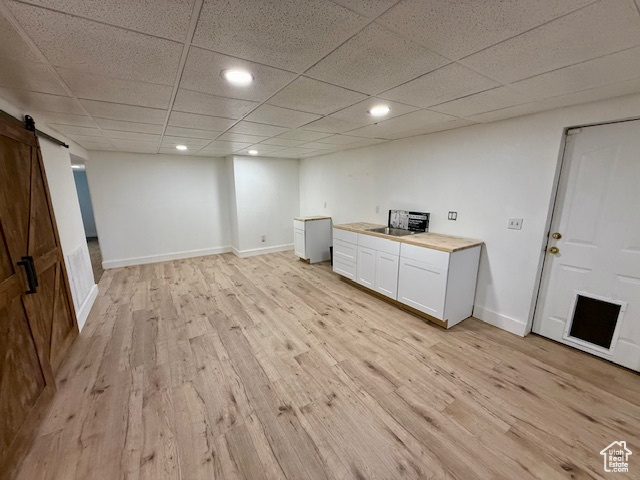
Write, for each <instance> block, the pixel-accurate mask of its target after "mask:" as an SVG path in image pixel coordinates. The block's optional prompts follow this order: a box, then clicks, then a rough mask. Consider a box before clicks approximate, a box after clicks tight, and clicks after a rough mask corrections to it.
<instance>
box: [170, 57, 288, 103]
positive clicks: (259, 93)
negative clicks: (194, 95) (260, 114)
mask: <svg viewBox="0 0 640 480" xmlns="http://www.w3.org/2000/svg"><path fill="white" fill-rule="evenodd" d="M227 69H241V70H246V71H248V72H250V73H251V74H252V75H253V78H254V82H253V83H252V84H251V85H247V86H244V87H238V86H234V85H231V84H230V83H229V82H227V81H226V80H225V79H224V78H223V76H222V71H223V70H227ZM295 77H296V74H295V73H291V72H287V71H285V70H280V69H277V68H273V67H268V66H266V65H261V64H259V63H253V62H248V61H246V60H241V59H239V58H235V57H229V56H227V55H222V54H220V53H216V52H211V51H209V50H203V49H202V48H197V47H191V48H190V49H189V56H188V57H187V63H186V64H185V67H184V72H183V74H182V79H181V81H180V86H181V87H182V88H185V89H187V90H194V91H197V92H203V93H210V94H212V95H218V96H222V97H230V98H239V99H242V100H254V101H258V102H262V101H264V100H266V99H267V98H269V97H270V96H271V95H273V94H274V93H276V92H277V91H278V90H280V89H281V88H282V87H284V86H285V85H286V84H287V83H289V82H290V81H291V80H293V79H294V78H295Z"/></svg>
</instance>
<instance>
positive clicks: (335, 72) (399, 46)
mask: <svg viewBox="0 0 640 480" xmlns="http://www.w3.org/2000/svg"><path fill="white" fill-rule="evenodd" d="M449 62H450V60H448V59H446V58H444V57H441V56H440V55H438V54H437V53H434V52H432V51H430V50H427V49H426V48H424V47H422V46H420V45H418V44H416V43H413V42H411V41H409V40H406V39H404V38H402V37H401V36H399V35H398V34H396V33H394V32H391V31H390V30H387V29H386V28H384V27H381V26H380V25H376V24H375V23H373V24H371V25H369V26H368V27H367V28H365V29H364V30H363V31H361V32H360V33H358V34H357V35H356V36H355V37H353V38H351V39H349V40H348V41H347V42H346V43H344V44H343V45H341V46H340V47H338V48H337V49H336V50H334V51H333V52H331V53H330V54H329V55H327V57H325V58H323V59H322V60H321V61H320V62H319V63H317V64H316V65H314V66H313V67H312V68H311V69H309V70H307V71H306V72H305V75H307V76H310V77H313V78H317V79H319V80H324V81H325V82H331V83H333V84H336V85H340V86H343V87H346V88H350V89H351V90H356V91H358V92H363V93H368V94H371V95H373V94H376V93H379V92H381V91H383V90H387V89H389V88H392V87H395V86H396V85H399V84H401V83H404V82H407V81H409V80H412V79H414V78H416V77H417V76H419V75H423V74H425V73H427V72H430V71H432V70H434V69H436V68H438V67H441V66H443V65H446V64H447V63H449Z"/></svg>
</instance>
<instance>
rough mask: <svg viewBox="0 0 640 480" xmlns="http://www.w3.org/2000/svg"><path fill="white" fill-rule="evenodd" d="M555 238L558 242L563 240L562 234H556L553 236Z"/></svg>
mask: <svg viewBox="0 0 640 480" xmlns="http://www.w3.org/2000/svg"><path fill="white" fill-rule="evenodd" d="M551 236H552V237H553V238H555V239H556V240H560V239H561V238H562V234H560V233H558V232H556V233H554V234H553V235H551Z"/></svg>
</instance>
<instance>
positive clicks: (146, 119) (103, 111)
mask: <svg viewBox="0 0 640 480" xmlns="http://www.w3.org/2000/svg"><path fill="white" fill-rule="evenodd" d="M80 103H82V105H83V106H84V108H86V109H87V111H88V112H89V113H90V114H91V115H92V116H94V117H101V118H107V119H110V120H124V121H126V122H136V123H153V124H156V125H163V124H164V121H165V120H166V118H167V111H166V110H160V109H158V108H148V107H137V106H132V105H121V104H119V103H108V102H99V101H97V100H80Z"/></svg>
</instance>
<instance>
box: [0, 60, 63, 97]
mask: <svg viewBox="0 0 640 480" xmlns="http://www.w3.org/2000/svg"><path fill="white" fill-rule="evenodd" d="M0 62H1V63H2V68H0V87H8V88H18V89H20V90H30V91H32V92H40V93H51V94H53V95H64V96H66V95H67V92H66V91H65V89H64V88H62V85H60V83H59V82H58V80H56V78H55V77H54V76H53V75H52V74H51V72H50V71H49V69H48V68H47V67H46V66H45V65H44V64H42V63H37V62H34V61H32V60H11V59H6V58H4V59H1V60H0Z"/></svg>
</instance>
